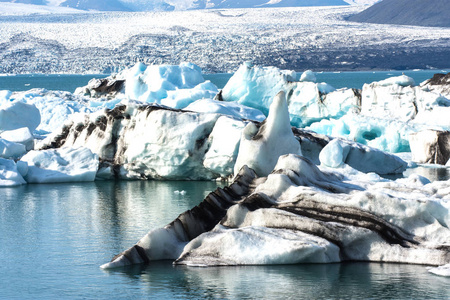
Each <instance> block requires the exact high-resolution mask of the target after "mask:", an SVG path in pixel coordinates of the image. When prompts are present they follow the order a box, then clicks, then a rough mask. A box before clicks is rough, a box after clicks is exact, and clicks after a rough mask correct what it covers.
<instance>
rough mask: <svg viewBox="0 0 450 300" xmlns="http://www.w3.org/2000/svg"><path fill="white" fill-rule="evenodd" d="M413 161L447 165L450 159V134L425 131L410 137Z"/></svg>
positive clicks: (447, 132) (412, 134)
mask: <svg viewBox="0 0 450 300" xmlns="http://www.w3.org/2000/svg"><path fill="white" fill-rule="evenodd" d="M409 144H410V146H411V153H412V160H413V161H414V162H417V163H430V164H441V165H445V164H446V163H447V162H448V161H449V159H450V132H449V131H438V130H424V131H420V132H415V133H411V134H410V136H409Z"/></svg>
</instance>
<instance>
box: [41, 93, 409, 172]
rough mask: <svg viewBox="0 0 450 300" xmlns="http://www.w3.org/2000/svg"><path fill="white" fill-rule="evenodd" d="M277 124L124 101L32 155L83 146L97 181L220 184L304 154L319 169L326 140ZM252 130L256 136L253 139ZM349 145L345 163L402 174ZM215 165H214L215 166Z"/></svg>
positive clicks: (71, 126)
mask: <svg viewBox="0 0 450 300" xmlns="http://www.w3.org/2000/svg"><path fill="white" fill-rule="evenodd" d="M277 99H278V100H280V99H284V98H283V97H281V98H280V97H277ZM283 101H284V100H283ZM280 103H281V104H280V105H274V116H279V117H277V118H280V119H281V120H283V116H285V117H287V110H286V107H285V104H282V103H283V102H280ZM275 104H276V103H275ZM280 108H282V109H280ZM277 118H275V119H272V118H268V119H267V121H265V122H263V123H261V124H260V123H258V122H255V123H254V122H250V121H248V120H242V119H236V118H233V117H231V116H224V115H221V114H216V113H197V112H192V111H184V110H176V109H172V108H168V107H163V106H160V105H156V104H141V103H137V102H128V103H127V104H125V103H122V104H120V105H118V106H116V107H115V108H114V109H112V110H110V109H105V110H102V111H98V112H96V113H92V114H86V115H82V114H77V115H75V116H74V117H73V118H72V119H71V120H69V121H68V122H66V124H65V125H64V126H63V127H62V128H60V129H59V130H56V131H55V132H53V133H52V134H51V135H50V136H48V137H47V138H46V139H45V140H44V141H42V142H41V143H40V144H39V145H38V146H37V148H38V149H52V148H61V147H69V148H78V147H81V146H83V147H87V148H89V149H90V150H91V151H92V152H93V153H96V154H97V155H98V156H99V158H100V160H101V162H102V163H101V164H100V168H101V173H102V176H103V177H105V176H106V177H107V178H108V177H109V178H112V177H118V178H126V179H169V180H187V179H188V180H201V179H202V180H206V179H218V178H222V179H223V178H229V177H231V176H233V169H234V170H236V167H235V164H237V165H239V166H242V165H243V164H251V163H250V160H252V159H253V160H254V158H255V157H258V159H257V160H255V164H251V165H252V166H254V167H255V169H257V170H258V172H259V168H257V167H256V164H259V165H260V166H262V167H263V169H264V170H265V171H263V173H261V174H267V173H268V172H270V171H271V169H272V168H273V166H274V165H275V163H276V159H277V157H278V155H280V154H286V153H297V154H299V153H302V152H301V151H302V150H303V148H305V155H306V156H307V157H309V158H311V159H312V160H313V161H314V162H315V163H318V156H319V152H320V151H321V150H322V148H323V147H324V146H325V145H326V144H327V143H328V142H329V141H330V139H329V138H327V137H323V136H319V135H315V136H313V135H311V134H310V133H307V132H305V131H302V130H299V129H295V128H291V127H290V125H289V121H288V119H286V120H284V121H279V120H277ZM219 119H220V122H219ZM283 122H287V123H283ZM268 124H270V126H267V125H268ZM258 127H260V130H261V132H260V134H257V132H258ZM244 128H245V129H244ZM269 128H271V129H269ZM278 129H282V131H283V132H285V133H283V134H281V133H280V132H281V131H279V130H278ZM287 129H289V133H287ZM264 132H265V134H264ZM292 132H294V135H295V137H294V135H293V134H292ZM266 134H269V135H270V136H272V138H270V140H273V141H275V142H274V143H275V144H274V145H275V146H269V147H270V148H273V151H271V152H269V153H270V154H268V155H267V156H264V155H262V156H256V155H255V156H254V157H252V155H254V154H255V152H253V151H256V150H255V149H258V148H260V147H261V144H260V142H258V139H259V138H261V141H265V140H266ZM243 140H245V142H242V141H243ZM241 143H242V145H241ZM347 146H348V148H349V149H348V151H349V154H348V156H347V158H346V163H348V164H349V165H352V166H353V167H354V168H356V169H358V170H360V171H364V172H376V173H379V174H390V173H401V172H403V171H404V170H405V168H406V163H405V162H403V161H402V160H401V159H399V158H398V157H396V156H393V155H390V154H387V153H384V152H382V151H378V150H376V149H373V148H370V147H367V146H364V145H360V144H357V143H354V142H348V143H347ZM264 147H265V146H263V148H264ZM300 148H301V149H300ZM280 151H281V152H280ZM286 151H288V152H286ZM252 153H253V154H252ZM239 155H240V156H241V158H239ZM272 156H275V158H273V157H272ZM215 158H217V159H218V161H217V162H215V161H213V160H214V159H215ZM219 160H220V162H222V163H224V165H222V164H220V163H219ZM381 162H384V163H381ZM108 174H109V175H108Z"/></svg>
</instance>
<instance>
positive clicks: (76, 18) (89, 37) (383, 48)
mask: <svg viewBox="0 0 450 300" xmlns="http://www.w3.org/2000/svg"><path fill="white" fill-rule="evenodd" d="M93 2H95V1H93ZM144 2H145V1H141V3H142V4H143V5H144V4H148V3H147V2H145V3H144ZM241 2H242V1H241ZM266 2H267V1H266ZM292 2H294V1H292ZM358 2H361V1H358ZM9 4H10V3H9ZM363 9H364V6H355V5H348V6H339V7H320V8H319V7H294V8H270V9H263V8H260V9H232V10H222V9H216V10H214V9H213V10H190V11H173V12H145V13H135V12H127V13H126V12H115V13H114V12H109V13H92V12H85V13H68V12H67V11H62V12H61V13H59V14H46V13H42V12H41V13H36V14H26V13H25V14H20V15H17V16H15V15H11V14H12V13H10V10H8V9H4V10H1V5H0V43H1V44H2V47H1V48H0V59H1V61H2V64H1V65H0V73H8V74H11V73H14V74H16V73H77V74H78V73H94V74H98V73H105V74H110V73H114V72H119V71H121V70H123V69H125V68H129V67H131V66H133V65H134V64H135V63H136V62H137V61H140V62H143V63H145V64H148V65H149V64H157V65H158V64H172V65H178V64H180V62H183V61H190V62H193V63H195V64H196V65H198V66H200V67H201V68H202V69H203V70H205V71H206V72H232V71H235V70H236V69H237V68H238V66H239V65H240V64H241V62H242V61H248V60H253V62H254V63H255V64H258V65H266V66H276V67H278V68H283V69H294V70H305V69H313V70H317V71H320V70H322V71H326V70H361V69H366V70H367V69H377V70H390V69H401V70H403V69H430V68H445V67H448V57H449V50H448V49H449V37H450V29H448V28H447V29H446V28H427V27H423V28H420V27H414V26H399V25H378V24H363V23H354V22H349V21H347V20H346V17H347V16H349V15H352V14H355V13H358V12H360V11H361V10H363ZM205 24H207V26H206V25H205ZM68 32H70V34H67V33H68Z"/></svg>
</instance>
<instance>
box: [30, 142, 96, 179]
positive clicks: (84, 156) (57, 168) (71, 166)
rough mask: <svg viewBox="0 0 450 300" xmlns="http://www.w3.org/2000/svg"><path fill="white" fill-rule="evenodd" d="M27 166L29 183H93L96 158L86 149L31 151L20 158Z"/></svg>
mask: <svg viewBox="0 0 450 300" xmlns="http://www.w3.org/2000/svg"><path fill="white" fill-rule="evenodd" d="M21 161H22V162H26V163H27V164H28V173H27V175H26V176H25V180H26V181H27V182H29V183H56V182H80V181H94V180H95V175H96V173H97V170H98V165H99V160H98V156H97V155H96V154H94V153H92V152H91V151H90V150H89V149H87V148H81V147H80V148H76V149H75V148H60V149H49V150H40V151H35V150H32V151H30V152H28V153H27V154H26V155H25V156H23V157H22V158H21Z"/></svg>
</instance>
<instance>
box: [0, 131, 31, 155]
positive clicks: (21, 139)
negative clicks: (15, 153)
mask: <svg viewBox="0 0 450 300" xmlns="http://www.w3.org/2000/svg"><path fill="white" fill-rule="evenodd" d="M0 138H2V139H5V140H7V141H10V142H14V143H19V144H23V145H24V146H25V148H26V150H27V151H30V150H32V149H33V148H34V137H33V134H32V133H31V131H30V129H29V128H28V127H22V128H18V129H14V130H9V131H3V132H2V133H0Z"/></svg>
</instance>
